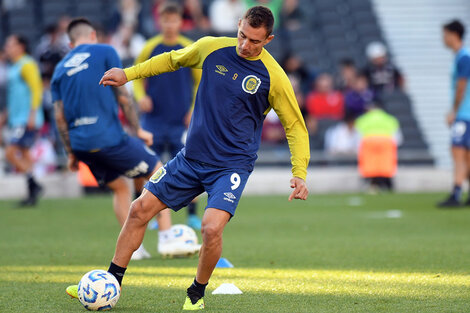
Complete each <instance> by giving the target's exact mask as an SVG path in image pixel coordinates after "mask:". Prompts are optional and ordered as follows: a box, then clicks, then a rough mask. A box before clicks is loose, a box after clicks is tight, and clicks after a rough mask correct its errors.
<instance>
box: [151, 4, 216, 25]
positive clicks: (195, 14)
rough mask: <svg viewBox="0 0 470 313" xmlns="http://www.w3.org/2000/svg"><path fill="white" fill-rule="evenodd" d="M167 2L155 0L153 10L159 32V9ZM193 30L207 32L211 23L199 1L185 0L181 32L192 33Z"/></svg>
mask: <svg viewBox="0 0 470 313" xmlns="http://www.w3.org/2000/svg"><path fill="white" fill-rule="evenodd" d="M164 2H166V0H155V1H154V5H153V8H152V12H153V19H154V22H155V27H156V28H157V29H158V30H159V29H160V28H159V27H160V26H159V24H160V23H159V19H160V17H159V15H158V12H159V7H160V5H161V4H162V3H164ZM193 29H199V30H206V31H208V30H209V29H210V22H209V19H208V17H207V14H205V10H204V8H203V6H202V4H201V2H200V1H199V0H183V26H182V27H181V30H182V31H183V32H184V31H190V30H193Z"/></svg>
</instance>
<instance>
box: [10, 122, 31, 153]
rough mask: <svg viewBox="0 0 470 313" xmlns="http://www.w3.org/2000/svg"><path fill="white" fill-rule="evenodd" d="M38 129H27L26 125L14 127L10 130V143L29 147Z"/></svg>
mask: <svg viewBox="0 0 470 313" xmlns="http://www.w3.org/2000/svg"><path fill="white" fill-rule="evenodd" d="M37 134H38V131H37V130H36V129H32V130H29V129H27V128H26V127H15V128H12V129H11V130H10V136H11V137H10V140H9V144H10V145H15V146H19V147H21V148H26V149H29V148H31V147H32V146H33V145H34V142H35V140H36V136H37Z"/></svg>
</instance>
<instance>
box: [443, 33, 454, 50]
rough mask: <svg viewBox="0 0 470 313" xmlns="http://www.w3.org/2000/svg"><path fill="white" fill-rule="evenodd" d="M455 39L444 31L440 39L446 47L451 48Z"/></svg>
mask: <svg viewBox="0 0 470 313" xmlns="http://www.w3.org/2000/svg"><path fill="white" fill-rule="evenodd" d="M455 37H456V36H455V34H453V33H452V32H449V31H447V30H445V29H444V31H443V34H442V39H443V40H444V44H445V45H446V46H447V47H449V48H452V46H453V42H454V41H455Z"/></svg>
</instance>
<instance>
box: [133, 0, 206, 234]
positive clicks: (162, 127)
mask: <svg viewBox="0 0 470 313" xmlns="http://www.w3.org/2000/svg"><path fill="white" fill-rule="evenodd" d="M158 12H159V16H160V18H159V24H160V29H161V34H160V35H158V36H155V37H153V38H151V39H150V40H148V41H147V43H146V45H145V47H144V49H143V50H142V52H141V53H140V55H139V56H138V57H137V59H136V63H141V62H144V61H146V60H147V59H149V58H151V57H153V56H155V55H158V54H161V53H164V52H170V51H172V50H178V49H182V48H184V47H186V46H188V45H190V44H191V43H192V41H191V40H190V39H188V38H185V37H183V36H181V35H180V29H181V25H182V23H183V19H182V9H181V7H180V6H179V5H178V4H176V3H174V2H165V3H163V4H162V5H160V7H159V11H158ZM200 79H201V70H200V69H190V68H180V69H179V70H177V71H175V72H172V73H165V74H162V75H159V76H153V77H149V78H146V79H136V80H135V81H134V84H133V86H134V96H135V98H136V100H137V102H138V104H139V108H140V112H141V122H142V128H143V129H145V130H147V131H149V132H151V133H152V134H153V138H154V141H153V145H152V149H153V150H154V151H155V152H157V154H159V155H160V156H162V155H163V154H164V153H165V152H167V153H168V154H169V155H170V158H174V157H175V156H176V154H177V153H178V152H179V151H180V150H181V149H182V148H183V145H184V144H183V136H184V133H185V131H186V128H187V125H188V124H189V120H190V118H191V105H192V102H193V99H194V96H195V94H196V91H197V86H198V85H199V81H200ZM187 224H188V225H189V226H191V227H193V228H195V229H200V228H201V220H200V219H199V217H198V216H197V215H196V203H195V201H193V202H191V203H190V204H189V205H188V220H187Z"/></svg>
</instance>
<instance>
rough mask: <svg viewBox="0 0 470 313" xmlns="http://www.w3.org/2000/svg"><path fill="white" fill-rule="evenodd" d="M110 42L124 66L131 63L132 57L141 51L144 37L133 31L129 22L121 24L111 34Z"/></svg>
mask: <svg viewBox="0 0 470 313" xmlns="http://www.w3.org/2000/svg"><path fill="white" fill-rule="evenodd" d="M110 44H111V45H112V46H113V47H114V48H115V49H116V51H117V53H118V55H119V57H120V58H121V60H122V64H123V66H124V67H126V66H130V65H132V63H133V62H134V59H135V58H136V57H137V56H138V55H139V53H140V52H141V51H142V48H143V47H144V45H145V38H144V36H142V35H141V34H139V33H135V32H134V26H132V25H131V24H122V25H121V26H119V29H118V31H117V32H116V33H114V34H113V35H112V36H111V40H110Z"/></svg>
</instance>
